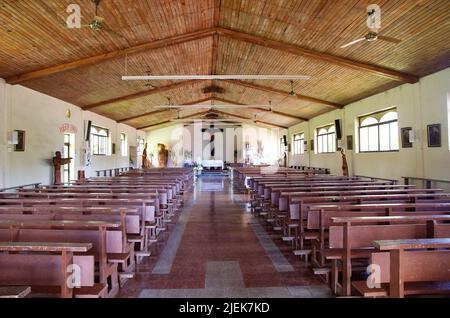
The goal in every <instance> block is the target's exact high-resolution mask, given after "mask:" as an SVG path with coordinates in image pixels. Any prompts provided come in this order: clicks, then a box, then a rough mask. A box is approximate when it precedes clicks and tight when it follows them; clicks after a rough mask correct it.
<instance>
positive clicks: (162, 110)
mask: <svg viewBox="0 0 450 318" xmlns="http://www.w3.org/2000/svg"><path fill="white" fill-rule="evenodd" d="M172 110H173V109H160V110H155V111H152V112H148V113H144V114H140V115H136V116H131V117H127V118H122V119H119V120H118V121H117V122H118V123H119V124H120V123H124V122H127V121H130V120H133V119H138V118H141V117H146V116H151V115H156V114H161V113H165V112H168V111H172Z"/></svg>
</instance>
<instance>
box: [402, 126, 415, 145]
mask: <svg viewBox="0 0 450 318" xmlns="http://www.w3.org/2000/svg"><path fill="white" fill-rule="evenodd" d="M411 131H412V128H411V127H404V128H402V129H401V134H402V148H412V146H413V144H412V142H411V140H410V138H409V136H410V132H411Z"/></svg>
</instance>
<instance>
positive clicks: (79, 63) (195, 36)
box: [6, 28, 216, 84]
mask: <svg viewBox="0 0 450 318" xmlns="http://www.w3.org/2000/svg"><path fill="white" fill-rule="evenodd" d="M214 34H216V28H209V29H203V30H200V31H195V32H190V33H186V34H181V35H176V36H172V37H169V38H165V39H161V40H156V41H152V42H147V43H144V44H139V45H136V46H131V47H128V48H126V49H121V50H116V51H112V52H108V53H104V54H99V55H95V56H91V57H87V58H82V59H79V60H76V61H72V62H68V63H63V64H60V65H55V66H51V67H47V68H44V69H40V70H36V71H32V72H28V73H23V74H19V75H15V76H11V77H8V78H6V83H8V84H20V83H22V82H25V81H29V80H32V79H37V78H41V77H45V76H49V75H52V74H56V73H61V72H65V71H69V70H73V69H76V68H80V67H84V66H89V65H94V64H98V63H101V62H104V61H108V60H112V59H115V58H118V57H122V56H125V55H130V54H136V53H140V52H144V51H148V50H155V49H161V48H165V47H168V46H173V45H177V44H182V43H186V42H190V41H195V40H199V39H203V38H205V37H209V36H212V35H214Z"/></svg>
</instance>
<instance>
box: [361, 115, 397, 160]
mask: <svg viewBox="0 0 450 318" xmlns="http://www.w3.org/2000/svg"><path fill="white" fill-rule="evenodd" d="M390 112H395V113H396V114H397V119H391V120H388V121H384V122H380V120H381V118H383V116H384V115H386V114H388V113H390ZM382 113H384V115H383V116H380V120H378V119H377V118H376V117H374V116H377V115H379V114H382ZM370 117H372V118H374V119H375V120H377V121H378V122H377V123H374V124H370V125H365V126H362V127H361V122H362V121H364V120H365V119H367V118H370ZM392 123H397V139H399V138H400V134H399V133H398V112H397V108H391V109H386V110H382V111H377V112H375V113H371V114H367V115H364V116H360V117H358V150H359V153H378V152H399V151H400V140H398V149H391V146H392V145H391V124H392ZM384 125H387V126H388V128H389V138H388V139H389V150H381V137H380V126H384ZM370 127H377V133H378V150H361V129H364V128H367V129H369V128H370ZM367 138H368V147H369V148H370V146H369V145H370V140H369V139H370V135H369V134H368V136H367Z"/></svg>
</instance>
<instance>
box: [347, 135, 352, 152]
mask: <svg viewBox="0 0 450 318" xmlns="http://www.w3.org/2000/svg"><path fill="white" fill-rule="evenodd" d="M347 150H353V135H349V136H347Z"/></svg>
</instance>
